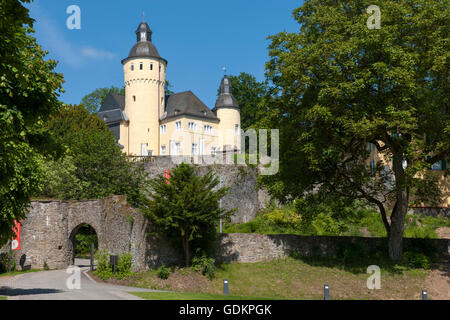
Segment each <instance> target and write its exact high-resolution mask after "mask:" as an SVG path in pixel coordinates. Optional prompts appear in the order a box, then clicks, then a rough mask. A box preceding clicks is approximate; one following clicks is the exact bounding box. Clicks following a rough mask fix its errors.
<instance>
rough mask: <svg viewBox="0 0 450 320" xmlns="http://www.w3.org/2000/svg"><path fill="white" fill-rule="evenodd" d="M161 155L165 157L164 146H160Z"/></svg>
mask: <svg viewBox="0 0 450 320" xmlns="http://www.w3.org/2000/svg"><path fill="white" fill-rule="evenodd" d="M160 153H161V155H162V156H165V155H166V146H161V152H160Z"/></svg>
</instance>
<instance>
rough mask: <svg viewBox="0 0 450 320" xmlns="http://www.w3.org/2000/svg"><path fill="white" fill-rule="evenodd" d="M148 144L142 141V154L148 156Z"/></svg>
mask: <svg viewBox="0 0 450 320" xmlns="http://www.w3.org/2000/svg"><path fill="white" fill-rule="evenodd" d="M147 155H148V153H147V144H146V143H141V156H147Z"/></svg>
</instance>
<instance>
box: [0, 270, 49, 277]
mask: <svg viewBox="0 0 450 320" xmlns="http://www.w3.org/2000/svg"><path fill="white" fill-rule="evenodd" d="M39 271H42V270H41V269H31V270H24V271H11V272H10V273H8V272H5V273H0V277H13V276H17V275H19V274H24V273H30V272H39Z"/></svg>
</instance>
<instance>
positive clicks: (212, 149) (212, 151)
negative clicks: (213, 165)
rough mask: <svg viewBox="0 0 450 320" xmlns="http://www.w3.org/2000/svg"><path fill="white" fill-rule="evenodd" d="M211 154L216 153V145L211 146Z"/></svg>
mask: <svg viewBox="0 0 450 320" xmlns="http://www.w3.org/2000/svg"><path fill="white" fill-rule="evenodd" d="M211 155H212V156H215V155H216V147H211Z"/></svg>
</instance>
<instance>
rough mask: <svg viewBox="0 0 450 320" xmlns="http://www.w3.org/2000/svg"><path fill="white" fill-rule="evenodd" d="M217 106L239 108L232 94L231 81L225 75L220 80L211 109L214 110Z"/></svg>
mask: <svg viewBox="0 0 450 320" xmlns="http://www.w3.org/2000/svg"><path fill="white" fill-rule="evenodd" d="M218 108H239V105H238V103H237V101H236V98H235V97H234V96H233V90H232V87H231V81H230V79H229V78H228V77H227V76H226V75H225V76H224V77H223V78H222V81H221V82H220V94H219V97H218V98H217V101H216V105H215V107H214V109H213V111H214V112H216V110H217V109H218Z"/></svg>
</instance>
